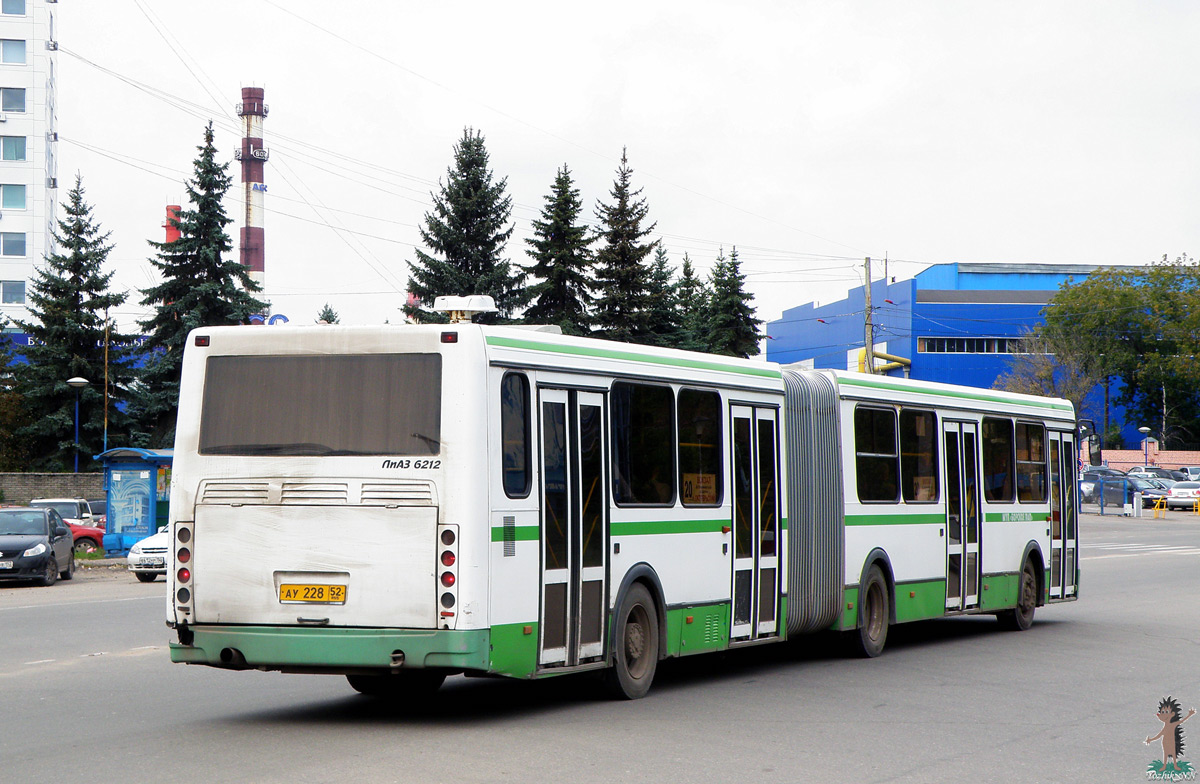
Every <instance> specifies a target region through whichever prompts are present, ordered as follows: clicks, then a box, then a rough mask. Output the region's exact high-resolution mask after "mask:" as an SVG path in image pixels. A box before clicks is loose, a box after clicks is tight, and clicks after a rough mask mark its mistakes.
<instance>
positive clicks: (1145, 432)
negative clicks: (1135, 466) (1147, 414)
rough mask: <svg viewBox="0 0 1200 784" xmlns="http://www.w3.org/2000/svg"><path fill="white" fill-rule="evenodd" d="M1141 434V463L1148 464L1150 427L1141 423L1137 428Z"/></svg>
mask: <svg viewBox="0 0 1200 784" xmlns="http://www.w3.org/2000/svg"><path fill="white" fill-rule="evenodd" d="M1138 432H1139V433H1141V434H1142V465H1144V466H1148V465H1150V428H1148V427H1146V426H1145V425H1142V426H1141V427H1139V428H1138Z"/></svg>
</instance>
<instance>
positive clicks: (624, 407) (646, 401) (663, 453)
mask: <svg viewBox="0 0 1200 784" xmlns="http://www.w3.org/2000/svg"><path fill="white" fill-rule="evenodd" d="M674 408H675V394H674V392H672V390H671V388H670V387H667V386H658V385H652V384H630V383H627V382H624V381H618V382H616V383H615V384H613V385H612V396H611V409H612V413H611V416H612V434H613V437H612V451H613V498H614V500H615V501H616V502H617V503H618V504H622V505H627V504H652V505H655V506H668V505H670V504H674V503H675V438H674V436H675V433H674V430H675V428H674V424H675V411H674Z"/></svg>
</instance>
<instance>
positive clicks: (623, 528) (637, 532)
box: [609, 520, 729, 536]
mask: <svg viewBox="0 0 1200 784" xmlns="http://www.w3.org/2000/svg"><path fill="white" fill-rule="evenodd" d="M727 525H729V521H728V520H650V521H642V520H636V521H633V522H625V523H612V524H611V525H610V526H609V530H610V531H611V532H612V535H613V536H644V535H646V534H701V533H713V532H719V531H720V530H721V528H722V527H724V526H727Z"/></svg>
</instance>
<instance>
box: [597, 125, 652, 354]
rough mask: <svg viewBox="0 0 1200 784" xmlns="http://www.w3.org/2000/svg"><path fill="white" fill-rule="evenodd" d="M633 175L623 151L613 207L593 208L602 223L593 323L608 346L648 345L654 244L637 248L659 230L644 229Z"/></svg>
mask: <svg viewBox="0 0 1200 784" xmlns="http://www.w3.org/2000/svg"><path fill="white" fill-rule="evenodd" d="M632 178H633V169H631V168H629V161H628V159H627V158H626V155H625V150H624V149H622V150H621V165H620V166H619V167H618V168H617V179H616V180H615V181H614V182H613V188H612V190H611V191H610V192H609V193H610V195H611V196H612V203H611V204H608V205H606V204H603V203H599V204H597V205H596V217H597V218H598V219H599V220H600V226H601V228H600V233H599V238H600V239H603V240H604V245H603V247H601V248H600V250H599V251H598V252H597V253H596V284H597V287H598V289H599V297H598V298H597V300H596V308H595V316H594V321H595V324H596V328H597V331H598V333H599V335H600V336H602V337H606V338H609V339H611V340H627V341H633V342H638V343H645V342H647V341H648V338H649V336H650V335H651V334H652V333H651V329H652V328H651V325H650V317H649V310H650V293H649V290H650V266H649V265H647V264H646V263H645V259H646V257H647V256H649V255H650V253H651V251H653V250H654V248H655V247H657V245H658V242H657V241H654V242H649V243H645V244H639V243H640V242H641V241H642V240H644V239H645V238H646V237H647V236H648V235H649V234H650V233H651V232H653V231H654V227H655V226H656V225H657V224H653V223H652V224H650V225H649V226H647V227H646V228H642V221H644V220H645V219H646V216H647V215H648V214H649V212H650V208H649V207H648V206H647V205H646V200H645V199H644V198H639V197H640V196H641V193H642V190H641V188H639V189H637V190H636V191H635V190H631V188H630V182H631V180H632Z"/></svg>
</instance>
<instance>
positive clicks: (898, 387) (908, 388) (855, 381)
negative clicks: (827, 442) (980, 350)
mask: <svg viewBox="0 0 1200 784" xmlns="http://www.w3.org/2000/svg"><path fill="white" fill-rule="evenodd" d="M838 383H839V384H846V385H847V386H856V387H868V388H870V389H888V390H893V391H899V392H913V391H916V392H924V393H925V394H927V395H938V396H940V397H952V398H961V399H965V400H983V401H986V402H988V403H1007V404H1010V405H1019V406H1031V407H1033V408H1049V409H1053V410H1055V411H1072V412H1073V411H1074V409H1073V408H1072V407H1071V406H1070V405H1069V404H1064V403H1054V402H1051V401H1049V400H1047V401H1045V402H1041V401H1036V400H1022V399H1020V398H1015V397H1005V396H1004V395H997V394H982V393H978V392H959V391H953V392H952V391H950V390H943V389H931V388H929V387H925V386H921V385H919V384H896V383H888V382H886V381H872V380H867V379H861V378H845V377H842V378H839V379H838Z"/></svg>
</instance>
